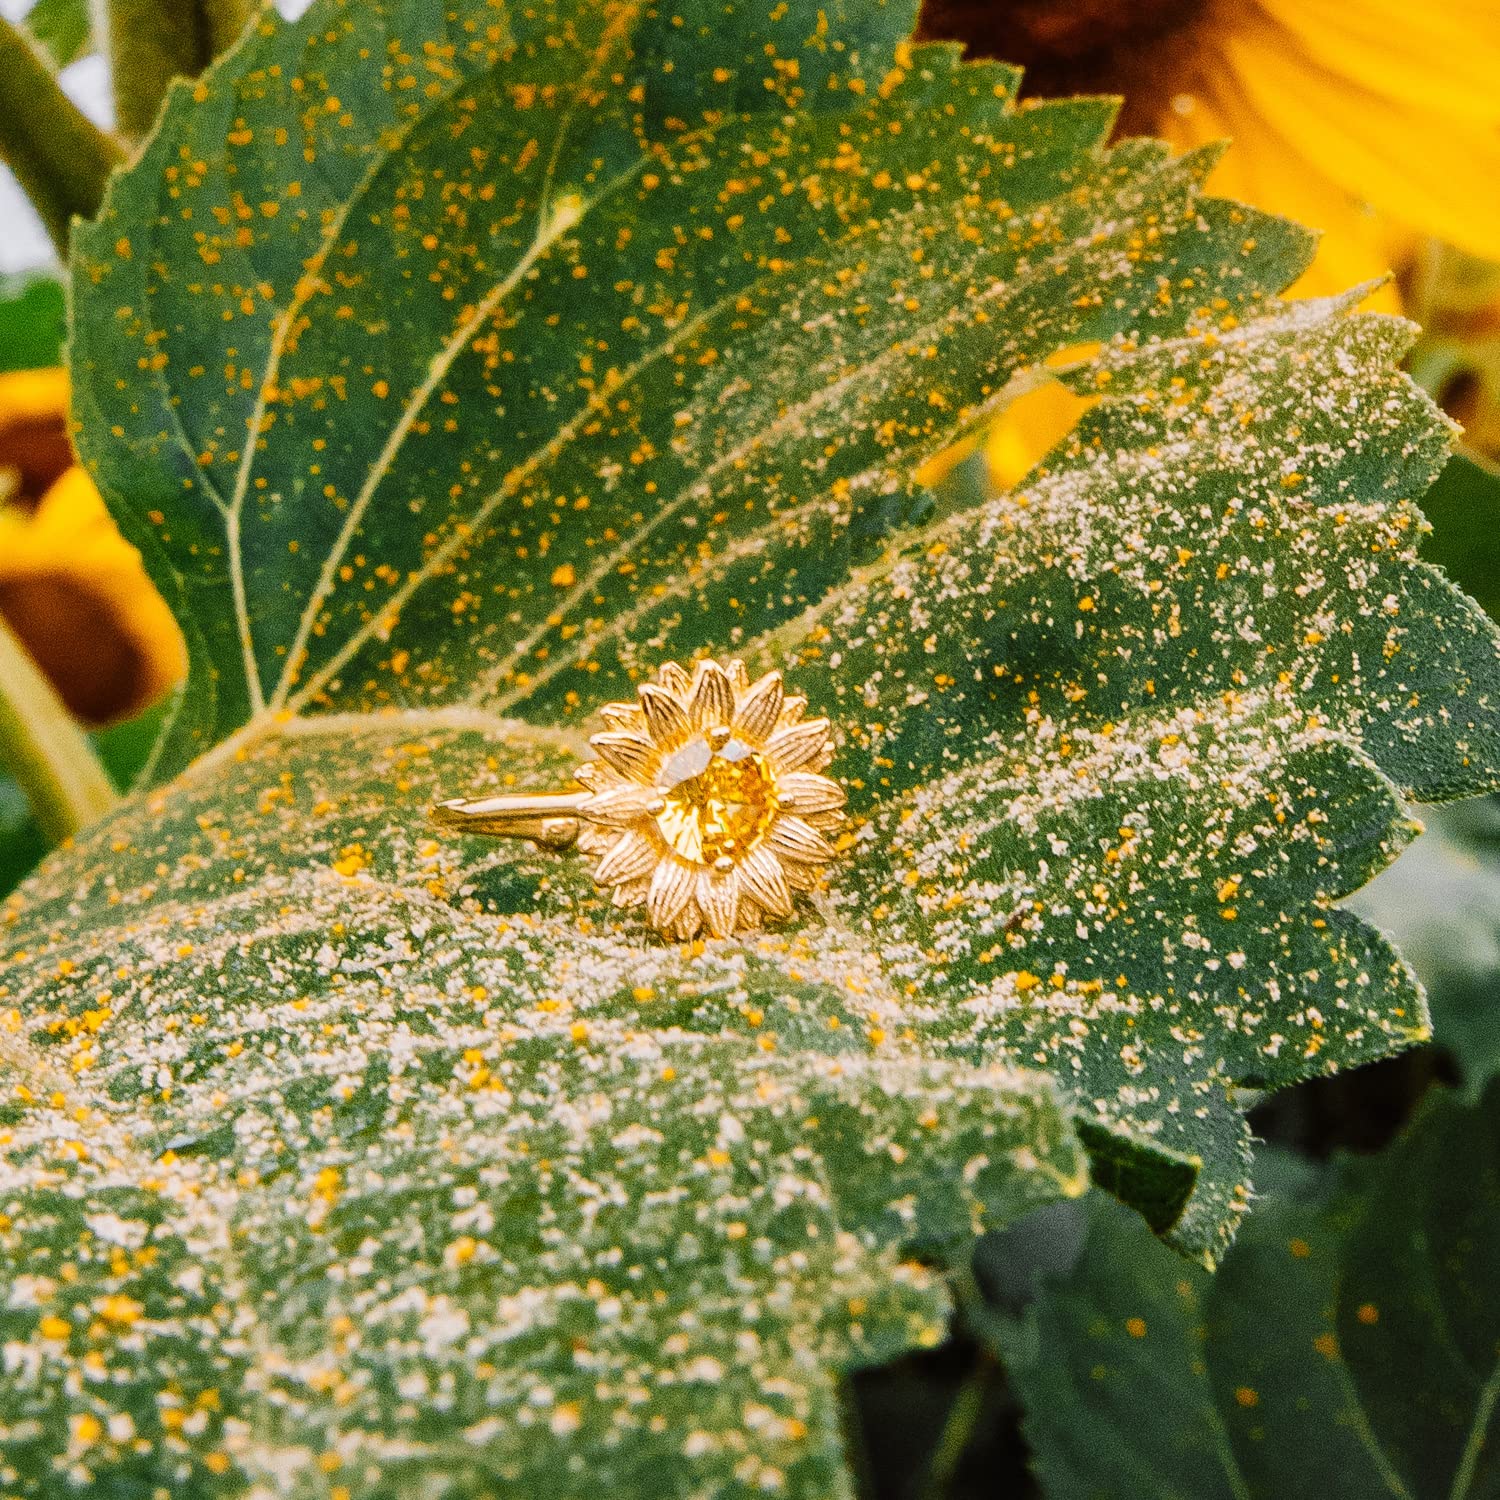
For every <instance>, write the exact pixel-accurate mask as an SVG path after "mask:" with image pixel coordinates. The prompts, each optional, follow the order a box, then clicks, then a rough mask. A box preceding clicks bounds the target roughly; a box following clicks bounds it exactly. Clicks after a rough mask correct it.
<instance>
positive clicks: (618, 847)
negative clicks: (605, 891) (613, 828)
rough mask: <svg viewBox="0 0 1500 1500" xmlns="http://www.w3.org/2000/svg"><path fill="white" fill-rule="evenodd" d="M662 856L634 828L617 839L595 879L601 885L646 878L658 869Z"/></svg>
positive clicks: (600, 864) (602, 860) (620, 883)
mask: <svg viewBox="0 0 1500 1500" xmlns="http://www.w3.org/2000/svg"><path fill="white" fill-rule="evenodd" d="M658 858H660V856H659V855H658V853H657V851H656V848H655V847H654V846H653V844H652V843H651V840H650V839H648V838H647V837H646V836H645V835H644V834H641V833H636V832H634V831H633V830H632V831H630V832H627V833H624V834H622V835H621V836H620V838H619V839H618V840H616V842H615V844H614V847H613V848H611V849H610V851H609V853H608V854H606V855H605V856H604V858H603V859H601V860H600V861H599V866H598V868H597V869H596V870H595V871H594V880H595V881H596V882H597V883H598V884H599V885H622V884H629V883H630V882H632V881H639V880H644V879H645V877H646V876H648V875H650V874H652V873H653V872H654V871H655V869H656V862H657V860H658Z"/></svg>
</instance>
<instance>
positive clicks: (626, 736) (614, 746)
mask: <svg viewBox="0 0 1500 1500" xmlns="http://www.w3.org/2000/svg"><path fill="white" fill-rule="evenodd" d="M589 744H591V745H592V746H593V747H594V749H595V750H597V751H598V752H599V758H600V760H602V761H604V762H606V763H607V764H608V765H611V766H613V767H614V769H615V770H617V771H618V772H619V773H620V774H621V775H622V776H628V777H629V778H630V779H631V780H632V781H639V782H643V783H644V782H649V781H650V780H651V778H652V777H653V776H655V775H656V768H657V766H659V765H660V764H661V751H659V750H658V749H657V748H656V746H655V745H653V744H652V743H651V741H650V740H649V739H647V738H646V736H645V735H643V734H631V733H630V732H629V731H627V730H622V729H616V730H606V731H605V732H604V733H603V734H596V735H594V736H593V738H592V739H590V740H589Z"/></svg>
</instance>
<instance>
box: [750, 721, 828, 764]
mask: <svg viewBox="0 0 1500 1500" xmlns="http://www.w3.org/2000/svg"><path fill="white" fill-rule="evenodd" d="M766 754H767V756H769V757H770V760H771V764H772V765H773V766H774V767H775V769H776V771H777V774H778V775H786V774H787V773H788V772H790V771H800V770H801V769H802V768H803V767H804V766H812V767H814V768H815V769H816V768H819V767H822V766H825V765H827V764H828V761H829V758H830V756H831V754H832V752H831V750H830V748H829V744H828V720H827V719H808V720H806V721H805V722H804V723H801V724H794V725H792V726H791V728H789V729H780V730H777V732H776V733H775V734H773V735H772V736H771V738H770V739H769V740H767V741H766Z"/></svg>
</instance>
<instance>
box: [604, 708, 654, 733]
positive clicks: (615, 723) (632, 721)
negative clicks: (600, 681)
mask: <svg viewBox="0 0 1500 1500" xmlns="http://www.w3.org/2000/svg"><path fill="white" fill-rule="evenodd" d="M599 717H600V718H601V719H603V720H604V722H605V723H606V724H608V725H609V727H610V728H611V729H623V730H625V731H626V732H628V733H630V734H638V735H642V736H645V734H646V733H647V730H646V716H645V714H643V713H642V712H641V706H640V704H639V703H605V704H603V705H601V707H600V709H599Z"/></svg>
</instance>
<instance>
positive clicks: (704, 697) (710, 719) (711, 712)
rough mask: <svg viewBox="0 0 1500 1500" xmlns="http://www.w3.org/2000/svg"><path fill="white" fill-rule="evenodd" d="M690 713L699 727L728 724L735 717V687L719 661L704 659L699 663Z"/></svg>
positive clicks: (707, 727)
mask: <svg viewBox="0 0 1500 1500" xmlns="http://www.w3.org/2000/svg"><path fill="white" fill-rule="evenodd" d="M689 714H690V717H691V718H692V721H693V723H694V724H695V725H696V726H697V727H698V728H699V729H712V728H713V727H714V726H715V725H716V724H728V723H729V722H730V720H731V719H733V718H734V689H733V687H731V686H730V683H729V678H728V676H727V675H726V674H725V672H724V669H723V668H722V667H721V666H720V665H719V664H718V662H716V661H709V660H704V661H700V662H699V663H698V670H697V672H696V674H695V676H694V682H693V697H692V702H691V704H690V706H689Z"/></svg>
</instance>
